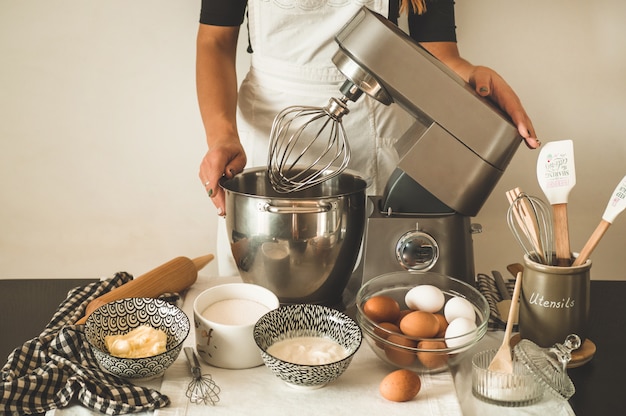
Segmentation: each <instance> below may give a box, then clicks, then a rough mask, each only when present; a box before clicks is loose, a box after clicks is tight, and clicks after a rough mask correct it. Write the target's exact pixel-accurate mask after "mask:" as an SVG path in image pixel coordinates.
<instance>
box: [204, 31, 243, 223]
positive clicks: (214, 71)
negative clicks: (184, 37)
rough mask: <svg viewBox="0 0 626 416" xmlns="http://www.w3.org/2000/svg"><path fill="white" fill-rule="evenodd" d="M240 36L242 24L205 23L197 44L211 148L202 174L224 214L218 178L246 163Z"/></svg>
mask: <svg viewBox="0 0 626 416" xmlns="http://www.w3.org/2000/svg"><path fill="white" fill-rule="evenodd" d="M238 36H239V26H212V25H205V24H201V25H200V28H199V29H198V37H197V43H196V45H197V50H196V88H197V95H198V104H199V108H200V114H201V117H202V122H203V124H204V129H205V132H206V141H207V145H208V148H209V150H208V151H207V153H206V155H205V156H204V159H203V160H202V163H201V165H200V172H199V176H200V180H201V181H202V183H203V184H204V185H205V187H206V189H207V193H208V194H209V196H210V197H211V200H212V201H213V203H214V204H215V206H216V207H217V210H218V214H220V215H224V213H225V210H224V209H225V208H224V193H223V190H222V189H221V188H220V187H219V185H218V181H219V180H220V178H221V177H222V176H226V177H229V178H230V177H232V176H233V175H235V174H237V173H239V172H241V171H242V170H243V168H244V167H245V164H246V155H245V152H244V149H243V147H242V146H241V143H240V141H239V135H238V133H237V120H236V114H237V73H236V65H235V64H236V53H237V38H238Z"/></svg>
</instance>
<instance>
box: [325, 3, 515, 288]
mask: <svg viewBox="0 0 626 416" xmlns="http://www.w3.org/2000/svg"><path fill="white" fill-rule="evenodd" d="M335 40H336V42H337V44H338V46H339V49H338V50H337V52H336V53H335V55H334V56H333V63H334V64H335V65H336V66H337V68H338V69H339V70H340V71H341V73H342V74H343V75H344V76H345V77H346V78H347V80H348V81H349V83H351V84H353V85H354V86H356V87H357V88H358V89H359V90H361V91H362V92H364V93H366V94H368V95H369V96H371V97H373V98H374V99H376V100H378V101H380V102H381V103H383V104H386V105H390V104H392V103H396V104H397V105H399V106H400V107H402V108H403V109H404V110H406V111H407V112H408V113H409V114H411V115H412V116H413V117H414V118H415V123H414V124H413V126H412V127H411V128H410V129H409V130H408V131H407V132H406V133H405V134H404V136H403V137H402V138H401V139H400V140H399V141H398V143H397V145H396V150H397V152H398V155H399V156H400V158H399V162H398V164H397V168H396V170H395V172H394V173H393V174H392V175H391V177H390V178H389V180H388V182H387V185H386V187H385V191H384V194H383V195H380V196H370V197H368V201H367V203H368V207H367V216H368V218H367V219H366V228H365V236H364V240H363V247H362V254H361V260H360V264H359V267H358V269H357V272H355V273H362V276H361V281H362V282H363V283H364V282H366V281H367V280H369V279H371V278H372V277H374V276H377V275H380V274H383V273H387V272H392V271H398V270H400V271H401V270H411V271H413V270H416V271H427V270H430V271H434V272H439V273H442V274H446V275H448V276H451V277H455V278H457V279H459V280H463V281H465V282H469V283H471V284H473V283H474V276H475V274H474V252H473V243H472V234H474V233H476V232H480V226H479V225H475V224H472V223H471V221H470V218H471V217H473V216H475V215H476V214H477V213H478V212H479V210H480V208H481V207H482V205H483V204H484V202H485V201H486V199H487V198H488V197H489V195H490V193H491V192H492V190H493V188H494V187H495V185H496V184H497V182H498V180H499V179H500V177H501V176H502V174H503V173H504V170H505V168H506V167H507V166H508V164H509V162H510V160H511V159H512V157H513V155H514V154H515V152H516V150H517V148H518V147H519V144H520V143H521V141H522V138H521V136H520V135H519V133H518V132H517V129H516V128H515V127H514V126H513V125H512V124H511V122H510V121H509V119H508V118H507V117H506V116H505V115H503V113H502V112H501V111H500V110H499V109H498V108H496V107H495V106H494V105H493V104H492V103H491V102H490V101H488V100H487V99H485V98H483V97H480V96H479V95H478V94H476V92H475V91H474V89H473V88H472V87H471V86H470V85H468V84H467V83H465V82H464V81H463V80H462V79H461V78H460V77H458V76H457V75H456V74H455V73H454V72H452V71H451V70H450V69H449V68H447V67H446V66H445V65H443V64H442V63H441V62H440V61H438V60H437V59H436V58H434V57H433V56H432V55H430V54H429V53H428V52H427V51H426V50H425V49H423V48H422V47H420V46H419V45H418V44H417V43H416V42H415V41H413V40H412V39H411V38H410V37H409V36H407V35H406V34H405V33H404V32H403V31H402V30H400V29H399V28H398V27H397V26H395V25H394V24H393V23H391V22H390V21H388V20H387V19H385V18H384V17H382V16H380V15H378V14H377V13H374V12H372V11H370V10H369V9H367V8H365V7H363V8H362V9H361V10H359V11H358V12H357V14H356V15H355V16H354V17H353V18H352V19H351V20H350V21H349V22H348V23H347V24H346V25H345V26H344V27H343V28H342V29H341V30H340V31H339V32H338V33H337V35H336V36H335ZM359 270H360V271H359ZM353 278H354V276H353Z"/></svg>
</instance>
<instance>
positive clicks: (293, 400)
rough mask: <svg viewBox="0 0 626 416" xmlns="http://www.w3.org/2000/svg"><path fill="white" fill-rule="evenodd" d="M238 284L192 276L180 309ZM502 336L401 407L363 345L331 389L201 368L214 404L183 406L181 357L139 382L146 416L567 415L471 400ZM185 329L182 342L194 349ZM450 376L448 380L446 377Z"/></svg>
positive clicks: (564, 406)
mask: <svg viewBox="0 0 626 416" xmlns="http://www.w3.org/2000/svg"><path fill="white" fill-rule="evenodd" d="M238 280H239V279H238V278H199V279H198V281H197V282H196V283H195V284H194V286H193V287H192V288H191V289H190V290H189V291H188V293H187V294H186V297H185V302H184V305H183V309H184V310H185V312H186V313H187V314H188V316H189V317H190V318H192V317H193V309H192V304H193V299H194V298H195V297H196V296H197V295H198V294H199V293H200V292H202V291H203V290H205V289H207V288H208V287H210V286H212V285H216V284H221V283H228V282H232V281H238ZM501 340H502V332H490V333H488V334H487V335H486V336H485V338H484V339H483V340H482V341H481V342H480V343H479V344H478V345H476V346H475V347H474V348H472V349H471V350H469V351H467V352H466V353H465V357H466V359H464V360H463V361H462V362H461V363H460V364H459V365H458V366H457V367H455V368H452V369H451V372H444V373H440V374H435V375H423V376H422V377H421V379H422V388H421V391H420V393H419V394H418V395H417V397H416V398H415V399H413V400H411V401H409V402H405V403H394V402H389V401H387V400H385V399H383V398H382V397H381V395H380V393H379V392H378V386H379V384H380V381H381V380H382V379H383V377H384V376H385V375H386V374H388V373H389V372H391V371H393V368H391V367H389V366H387V365H386V364H385V363H383V362H382V361H381V360H380V359H379V358H378V357H376V355H375V354H374V352H372V350H371V349H370V347H369V346H368V345H367V344H366V343H365V341H364V342H363V345H362V346H361V348H360V349H359V351H358V352H357V353H356V354H355V356H354V359H353V361H352V363H351V364H350V367H348V369H347V370H346V372H345V373H344V374H343V375H342V376H341V377H339V378H338V379H337V380H336V381H334V382H333V383H330V384H328V385H327V386H325V387H323V388H321V389H317V390H298V389H295V388H293V387H289V386H287V385H286V384H285V383H283V382H282V381H281V380H280V379H278V378H277V377H275V376H274V375H273V374H272V373H271V372H270V370H269V369H267V368H266V367H265V366H260V367H256V368H252V369H246V370H226V369H220V368H215V367H211V366H209V365H207V364H204V363H203V370H204V372H205V373H209V374H211V376H212V378H213V380H215V382H216V383H217V384H218V385H219V386H220V388H221V393H220V401H219V403H217V405H216V406H214V407H211V406H206V405H197V404H191V403H189V400H188V399H187V397H186V396H185V390H186V388H187V384H188V383H189V380H190V379H191V375H190V372H189V367H188V364H187V360H186V358H185V355H184V354H182V353H181V355H180V356H179V358H178V360H177V361H176V362H174V364H172V366H171V367H170V368H169V369H168V370H167V371H166V372H165V375H164V376H163V377H162V378H159V379H155V380H151V381H148V382H144V383H142V384H144V385H146V386H148V387H152V388H155V389H157V390H159V391H161V392H162V393H163V394H166V395H168V396H169V398H170V400H171V405H170V406H168V407H167V408H164V409H159V410H157V411H155V412H153V416H194V415H206V414H207V413H208V414H212V415H222V414H223V415H251V414H254V415H274V414H277V413H280V414H298V415H299V416H305V415H315V416H319V415H340V414H347V413H348V412H349V413H350V414H358V415H385V414H405V413H406V414H419V415H424V416H429V415H432V416H439V415H445V416H454V415H469V416H473V415H476V416H488V415H492V414H493V415H505V416H506V415H507V414H515V415H520V414H527V415H542V416H546V415H549V416H560V415H568V416H569V415H573V414H574V413H573V411H572V409H571V407H570V406H569V404H568V403H567V402H565V401H557V400H554V399H549V398H544V400H543V401H541V402H540V403H538V404H536V405H533V406H526V407H522V408H504V407H499V406H495V405H490V404H487V403H484V402H481V401H479V400H477V399H476V398H475V397H474V396H473V395H472V393H471V357H472V355H473V354H474V353H475V352H477V351H481V350H484V349H488V348H497V347H498V346H499V344H500V342H501ZM194 343H195V336H194V334H193V329H192V332H191V334H190V336H189V337H188V338H187V340H186V341H185V344H186V345H189V346H194ZM453 374H454V376H453ZM96 414H97V413H94V412H91V411H89V410H88V409H85V408H83V407H80V406H78V405H75V406H70V407H68V408H65V409H57V410H55V411H50V412H48V415H49V416H65V415H76V416H80V415H85V416H92V415H96Z"/></svg>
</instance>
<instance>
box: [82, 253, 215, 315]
mask: <svg viewBox="0 0 626 416" xmlns="http://www.w3.org/2000/svg"><path fill="white" fill-rule="evenodd" d="M213 257H214V256H213V255H212V254H207V255H205V256H202V257H197V258H195V259H193V260H191V259H189V258H187V257H176V258H174V259H172V260H170V261H168V262H167V263H165V264H162V265H160V266H159V267H157V268H155V269H154V270H151V271H149V272H148V273H146V274H144V275H141V276H139V277H138V278H136V279H133V280H131V281H130V282H128V283H125V284H123V285H122V286H119V287H116V288H115V289H113V290H111V291H110V292H108V293H105V294H104V295H102V296H100V297H97V298H95V299H94V300H92V301H91V302H89V304H88V305H87V308H86V309H85V316H84V317H83V318H81V319H79V320H78V321H77V322H76V325H83V324H84V323H85V322H86V321H87V317H88V316H89V315H91V313H92V312H93V311H95V310H96V309H98V308H99V307H100V306H102V305H104V304H106V303H109V302H112V301H114V300H118V299H124V298H132V297H142V298H156V297H158V296H161V295H162V294H164V293H167V292H181V291H183V290H185V289H188V288H189V287H190V286H191V285H193V284H194V283H195V281H196V279H197V278H198V270H200V269H202V268H203V267H204V266H206V265H207V264H208V263H209V262H210V261H211V260H213Z"/></svg>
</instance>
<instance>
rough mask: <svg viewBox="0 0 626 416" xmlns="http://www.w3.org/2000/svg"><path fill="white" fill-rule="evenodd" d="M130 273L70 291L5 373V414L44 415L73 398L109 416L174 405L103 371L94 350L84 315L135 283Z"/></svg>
mask: <svg viewBox="0 0 626 416" xmlns="http://www.w3.org/2000/svg"><path fill="white" fill-rule="evenodd" d="M132 278H133V277H132V276H131V275H129V274H128V273H125V272H120V273H117V274H115V276H114V277H113V278H111V279H107V280H103V281H100V282H95V283H91V284H89V285H86V286H84V287H78V288H75V289H73V290H72V291H70V293H69V294H68V297H67V299H65V301H64V302H63V303H62V304H61V305H60V306H59V308H58V309H57V311H56V312H55V314H54V316H53V317H52V320H51V321H50V323H49V324H48V325H47V327H46V329H45V330H44V331H43V332H42V333H41V335H39V337H37V338H33V339H32V340H30V341H27V342H26V343H25V344H24V345H23V346H22V347H21V348H17V349H15V350H14V351H13V352H12V353H11V355H9V357H8V361H7V363H6V364H5V365H4V367H3V368H2V370H0V377H1V378H2V384H0V397H1V398H2V400H1V402H0V411H1V412H2V414H7V415H23V414H32V413H43V412H45V411H47V410H50V409H55V408H62V407H65V406H67V405H69V404H70V402H71V401H72V400H73V399H76V400H78V401H79V402H80V403H81V404H82V405H84V406H86V407H88V408H90V409H94V410H96V411H99V412H101V413H104V414H108V415H117V414H123V413H134V412H141V411H145V410H153V409H158V408H160V407H163V406H167V405H168V404H169V399H168V397H167V396H165V395H162V394H161V393H159V392H158V391H156V390H152V389H148V388H144V387H140V386H136V385H134V384H131V383H129V382H128V381H126V380H124V379H121V378H119V377H116V376H113V375H111V374H109V373H106V372H104V371H102V370H101V369H100V368H99V366H98V364H97V362H96V359H95V357H94V355H93V353H92V352H91V349H90V348H89V344H88V343H87V339H86V337H85V333H84V325H74V323H75V322H76V321H78V320H79V319H80V318H82V317H83V315H84V314H85V308H86V307H87V304H88V303H89V302H90V301H91V300H93V299H95V298H97V297H98V296H100V295H102V294H104V293H107V292H109V291H110V290H111V289H114V288H116V287H118V286H121V285H122V284H124V283H126V282H128V281H130V280H132Z"/></svg>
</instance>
